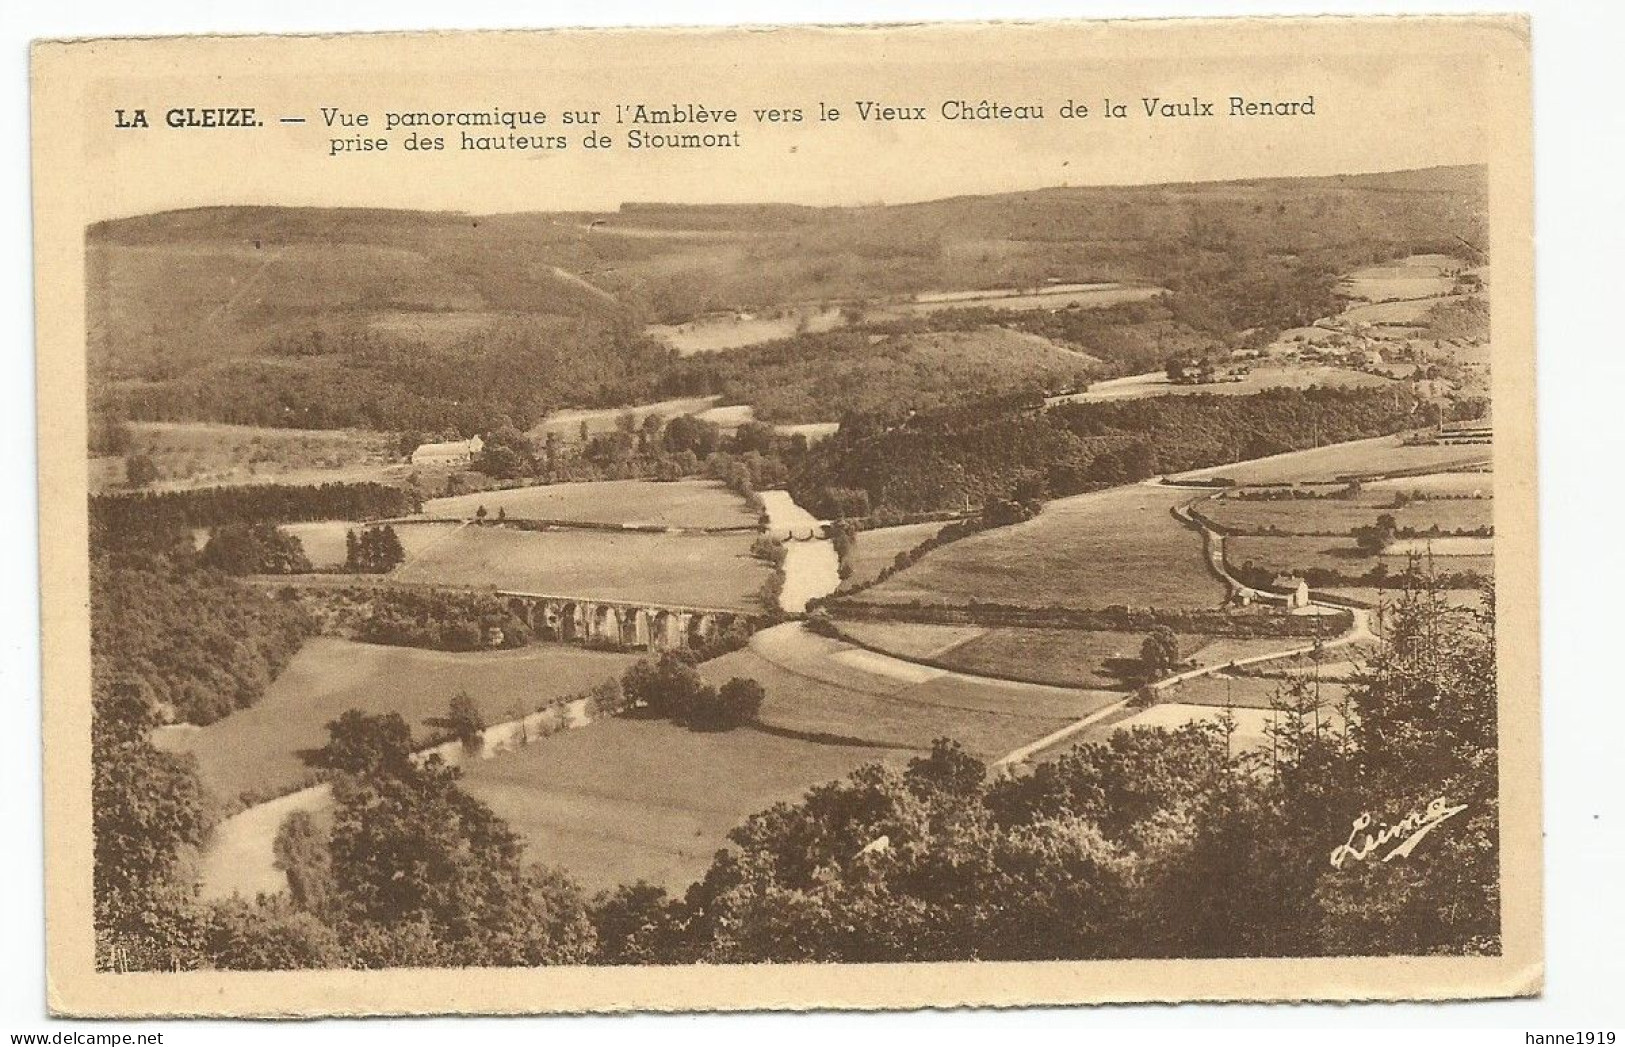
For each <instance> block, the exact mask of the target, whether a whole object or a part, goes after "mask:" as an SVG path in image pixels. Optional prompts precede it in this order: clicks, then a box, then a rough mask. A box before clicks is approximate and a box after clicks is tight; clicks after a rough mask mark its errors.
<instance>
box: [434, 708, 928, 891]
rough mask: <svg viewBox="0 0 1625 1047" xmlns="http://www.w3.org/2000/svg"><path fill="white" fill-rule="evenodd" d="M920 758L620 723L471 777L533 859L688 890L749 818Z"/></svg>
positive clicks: (471, 787) (479, 765)
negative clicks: (877, 766)
mask: <svg viewBox="0 0 1625 1047" xmlns="http://www.w3.org/2000/svg"><path fill="white" fill-rule="evenodd" d="M913 755H916V754H914V753H911V752H907V751H901V750H896V749H872V748H864V747H861V746H847V745H820V744H816V743H812V742H807V741H803V740H801V739H796V738H786V737H779V736H775V735H772V734H768V733H764V732H761V731H755V730H751V729H748V728H747V729H740V730H734V731H729V732H726V733H720V734H719V733H707V732H698V731H690V730H688V729H686V728H683V727H679V726H676V725H674V724H671V723H667V722H663V721H653V720H638V719H614V720H606V721H602V722H600V723H595V724H592V725H590V726H588V727H583V728H580V729H579V730H574V731H567V732H565V733H563V734H557V735H554V736H553V737H551V738H546V739H543V740H541V741H539V742H534V743H532V744H531V745H530V746H528V747H526V748H523V749H519V750H516V751H514V752H509V753H503V754H500V755H498V756H496V757H493V758H492V759H489V760H478V761H474V762H473V763H471V764H470V765H469V766H468V767H467V768H466V773H465V776H464V778H463V783H462V784H463V787H464V788H465V789H467V790H468V791H469V792H470V793H472V794H473V795H474V796H475V797H477V798H479V799H480V800H483V801H484V802H485V803H487V804H489V805H490V806H491V808H492V809H493V810H495V811H496V813H497V814H498V815H500V816H501V817H502V818H504V819H506V820H507V822H508V823H509V824H510V825H511V826H513V828H514V829H515V830H516V831H518V832H519V834H520V835H521V836H522V837H524V839H525V842H526V845H527V855H526V856H527V857H528V858H529V859H530V860H532V861H539V862H543V863H547V864H551V865H559V866H562V867H563V868H565V869H566V870H568V871H569V873H570V875H571V876H573V877H574V878H576V879H577V880H579V881H580V882H581V883H582V884H584V885H585V886H586V887H587V888H588V889H589V890H600V889H607V888H611V887H614V886H615V885H616V884H620V883H631V882H634V881H636V880H639V879H643V880H648V881H649V882H651V883H655V884H659V885H661V886H664V887H666V888H668V889H670V890H672V891H674V892H677V893H681V891H682V890H683V889H684V888H685V887H687V886H688V885H689V884H690V883H692V882H693V881H695V880H696V879H698V878H699V877H700V876H701V875H703V874H704V872H705V870H706V868H707V867H708V866H709V865H710V864H711V858H712V856H713V855H714V854H715V853H716V851H717V850H718V849H719V848H721V847H724V846H726V844H727V833H728V830H730V829H732V828H733V827H734V826H736V825H738V824H740V823H741V822H743V821H744V820H745V819H746V818H748V817H749V816H750V815H752V814H754V813H756V812H757V811H761V810H765V809H766V808H768V807H771V806H772V805H774V804H776V803H780V802H794V801H796V800H799V799H800V798H801V797H802V796H803V795H805V793H806V792H807V790H808V789H809V788H811V787H812V786H814V785H818V784H821V783H823V782H827V781H832V780H834V779H837V778H842V777H844V776H845V775H846V774H847V773H849V772H850V771H852V770H853V769H854V768H856V767H858V766H859V765H861V764H865V763H872V762H877V761H887V762H892V763H895V764H902V763H906V761H907V760H908V759H909V757H911V756H913Z"/></svg>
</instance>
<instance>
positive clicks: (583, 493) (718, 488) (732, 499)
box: [423, 480, 756, 528]
mask: <svg viewBox="0 0 1625 1047" xmlns="http://www.w3.org/2000/svg"><path fill="white" fill-rule="evenodd" d="M482 506H483V507H484V508H485V511H486V512H487V513H489V514H490V515H492V516H495V515H496V514H497V513H498V512H499V511H500V512H505V513H506V514H507V516H508V518H509V519H512V520H568V521H573V522H580V523H607V524H636V525H639V526H645V527H696V528H707V527H754V526H755V525H756V514H755V513H754V512H752V511H751V509H750V507H749V506H748V505H746V504H745V500H744V499H743V498H740V497H739V496H738V495H736V494H734V493H733V492H732V491H730V490H728V488H726V487H724V486H723V485H722V484H720V483H717V482H716V481H714V480H676V481H673V482H670V483H656V482H653V481H648V480H603V481H595V482H587V483H562V484H548V485H542V486H537V487H515V488H511V489H509V490H505V491H484V492H481V493H478V494H465V495H458V496H457V497H454V498H436V499H433V500H431V501H428V502H425V503H424V505H423V512H424V514H425V515H426V516H441V517H456V518H458V519H467V518H469V517H472V516H473V515H474V514H475V513H476V511H478V510H479V509H480V508H481V507H482Z"/></svg>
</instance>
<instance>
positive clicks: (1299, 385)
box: [1046, 364, 1389, 404]
mask: <svg viewBox="0 0 1625 1047" xmlns="http://www.w3.org/2000/svg"><path fill="white" fill-rule="evenodd" d="M1388 382H1389V379H1387V378H1382V377H1380V376H1378V375H1374V374H1367V373H1366V372H1364V371H1355V370H1351V369H1350V368H1347V367H1332V366H1328V365H1324V364H1302V365H1293V364H1263V365H1259V366H1255V367H1254V368H1253V369H1252V370H1251V371H1250V372H1249V373H1248V374H1246V375H1243V376H1242V377H1240V378H1239V379H1235V380H1229V381H1222V382H1204V383H1202V384H1200V385H1178V384H1175V383H1174V382H1173V381H1171V380H1170V379H1169V378H1168V375H1167V373H1166V372H1164V371H1154V372H1150V373H1147V374H1135V375H1129V376H1127V377H1124V378H1108V379H1107V380H1105V381H1103V382H1096V383H1094V384H1093V385H1091V386H1090V387H1089V389H1088V391H1087V392H1082V393H1069V394H1066V395H1064V396H1052V397H1050V398H1049V399H1048V401H1046V402H1048V403H1051V404H1057V403H1098V402H1101V401H1106V400H1135V399H1139V398H1141V397H1146V396H1192V395H1196V394H1199V393H1211V394H1214V395H1220V396H1246V395H1248V394H1251V393H1260V392H1263V391H1264V390H1265V389H1308V388H1311V387H1314V386H1336V387H1341V388H1355V387H1370V388H1376V387H1379V386H1382V385H1386V384H1387V383H1388Z"/></svg>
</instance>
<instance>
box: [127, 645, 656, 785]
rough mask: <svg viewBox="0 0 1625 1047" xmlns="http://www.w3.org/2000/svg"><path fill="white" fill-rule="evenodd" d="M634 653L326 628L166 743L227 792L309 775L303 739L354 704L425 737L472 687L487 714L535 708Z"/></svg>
mask: <svg viewBox="0 0 1625 1047" xmlns="http://www.w3.org/2000/svg"><path fill="white" fill-rule="evenodd" d="M635 660H636V659H635V658H634V657H633V656H631V655H624V654H612V653H605V652H601V651H587V650H582V649H581V648H578V647H571V646H566V645H563V644H547V645H537V646H534V647H526V648H521V649H519V650H514V651H476V652H470V653H450V652H445V651H423V650H417V649H415V648H409V647H383V646H378V645H375V644H364V643H354V642H351V641H349V640H336V639H331V638H328V637H320V638H317V639H315V640H312V641H310V642H309V643H307V644H306V645H305V646H304V647H303V648H302V649H301V650H300V651H299V653H298V654H297V655H295V656H294V659H293V661H292V662H291V663H289V665H288V668H287V669H286V670H285V671H284V672H283V673H282V675H281V676H279V677H277V679H276V682H274V683H273V684H271V686H270V687H269V688H268V689H267V690H266V692H265V696H264V697H263V698H261V699H260V701H259V702H258V704H256V705H254V706H253V707H252V708H249V709H242V710H239V711H237V712H235V713H232V714H231V715H230V716H228V717H226V718H225V719H223V720H219V721H217V722H215V723H212V724H210V725H209V726H207V727H203V728H165V729H162V730H160V731H159V732H158V733H157V734H156V735H155V740H157V741H158V742H159V744H161V745H162V746H163V747H164V748H168V749H175V750H180V751H186V752H191V753H194V754H196V756H197V758H198V767H199V771H200V772H201V774H202V776H203V780H204V782H205V783H206V784H207V785H208V786H209V788H210V789H211V790H213V791H214V793H215V794H216V795H218V796H220V797H222V798H228V799H229V798H234V797H236V796H238V795H240V794H241V793H243V792H245V791H252V792H257V793H266V792H273V791H277V790H280V789H285V788H289V787H292V786H294V785H297V784H299V783H301V782H302V781H304V780H305V779H306V778H307V777H308V776H309V769H308V768H307V767H306V765H305V763H304V761H302V760H301V759H300V758H299V755H298V754H299V751H300V750H301V749H312V748H319V747H320V746H322V745H323V744H325V743H326V741H327V727H326V725H327V722H328V721H329V720H332V719H335V718H336V717H338V716H339V714H341V713H343V712H344V711H346V710H348V709H360V710H362V711H363V712H369V713H383V712H397V713H400V714H401V716H402V717H404V718H405V719H406V722H407V723H408V724H410V725H411V726H412V729H413V732H414V734H416V735H417V736H418V737H420V738H421V737H424V736H425V735H426V734H427V733H429V731H430V730H432V728H429V727H428V726H427V725H426V724H425V721H426V720H428V719H430V718H433V717H438V716H444V715H445V714H446V706H447V703H448V702H450V700H451V697H452V696H453V695H455V694H456V693H457V692H458V691H467V692H468V693H469V696H470V697H472V698H473V699H474V701H475V703H476V704H477V705H478V706H479V708H480V712H481V715H483V716H484V718H485V720H486V721H487V722H488V723H496V722H500V721H503V720H508V719H513V718H515V717H516V716H517V715H520V714H522V713H529V712H533V711H535V710H536V709H538V708H540V707H541V706H542V705H544V704H546V703H547V702H549V701H551V700H552V699H554V698H560V697H563V696H565V695H570V694H575V693H577V692H579V691H583V690H586V689H587V688H589V687H591V686H592V685H594V684H596V683H598V682H599V681H601V680H605V679H608V678H609V677H611V676H618V675H619V674H620V673H621V672H622V671H623V670H624V669H625V668H626V666H627V665H629V664H631V663H632V662H633V661H635Z"/></svg>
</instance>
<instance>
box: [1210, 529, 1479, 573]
mask: <svg viewBox="0 0 1625 1047" xmlns="http://www.w3.org/2000/svg"><path fill="white" fill-rule="evenodd" d="M1451 540H1452V541H1454V540H1455V539H1451ZM1435 541H1440V540H1439V539H1435ZM1224 547H1225V559H1226V560H1227V561H1228V562H1229V563H1230V564H1231V565H1232V566H1236V567H1243V566H1246V565H1247V564H1248V563H1249V562H1251V563H1252V564H1254V565H1255V566H1258V567H1262V568H1265V569H1266V570H1270V571H1286V570H1303V569H1306V568H1311V567H1318V568H1321V569H1323V570H1328V571H1338V572H1341V573H1343V574H1354V575H1358V574H1364V573H1365V572H1366V571H1369V570H1370V569H1371V568H1372V567H1374V566H1375V565H1376V564H1377V563H1378V561H1381V562H1382V563H1385V564H1387V565H1388V570H1389V572H1390V573H1394V574H1397V573H1399V572H1400V571H1402V570H1404V568H1405V566H1406V564H1407V562H1408V560H1407V557H1406V556H1405V555H1403V554H1399V553H1395V554H1387V555H1383V556H1367V555H1365V554H1364V553H1362V552H1361V551H1360V549H1359V548H1358V547H1357V546H1356V545H1355V544H1354V541H1353V539H1345V538H1274V537H1255V536H1252V535H1242V536H1240V537H1235V538H1226V539H1225V543H1224ZM1475 548H1482V546H1475ZM1419 551H1420V550H1419ZM1435 555H1439V557H1440V559H1439V562H1438V563H1437V565H1436V567H1437V569H1439V570H1441V571H1477V572H1478V573H1480V574H1485V575H1489V574H1493V573H1494V572H1495V558H1494V557H1493V556H1471V555H1469V556H1444V555H1442V554H1437V553H1436V554H1435Z"/></svg>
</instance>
